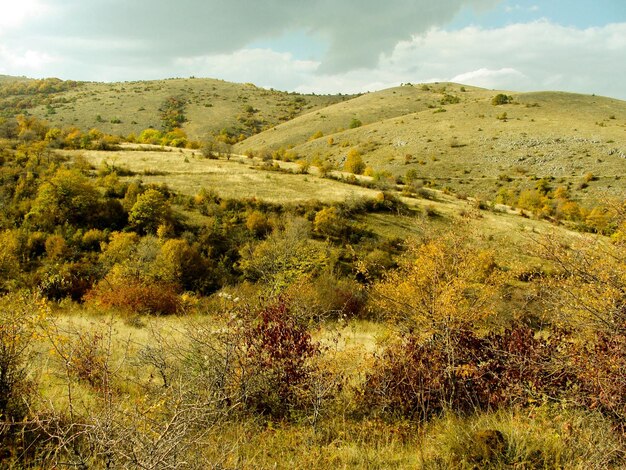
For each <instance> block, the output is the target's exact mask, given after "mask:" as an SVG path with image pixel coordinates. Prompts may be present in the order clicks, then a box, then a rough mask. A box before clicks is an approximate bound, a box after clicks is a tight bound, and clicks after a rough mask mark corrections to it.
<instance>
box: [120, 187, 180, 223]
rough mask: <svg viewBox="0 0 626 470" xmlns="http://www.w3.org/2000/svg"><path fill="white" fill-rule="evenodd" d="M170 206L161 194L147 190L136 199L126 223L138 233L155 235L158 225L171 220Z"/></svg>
mask: <svg viewBox="0 0 626 470" xmlns="http://www.w3.org/2000/svg"><path fill="white" fill-rule="evenodd" d="M171 217H172V214H171V210H170V205H169V203H168V201H167V199H166V197H165V196H164V195H163V193H162V192H160V191H158V190H156V189H148V190H147V191H146V192H145V193H143V194H140V195H139V196H138V197H137V201H136V202H135V204H133V206H132V207H131V209H130V211H129V213H128V223H129V224H130V226H131V227H133V228H134V229H135V230H137V231H138V232H139V233H150V234H155V233H156V231H157V229H158V228H159V226H160V225H162V224H165V223H167V222H169V221H170V220H171Z"/></svg>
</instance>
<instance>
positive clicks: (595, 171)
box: [236, 83, 626, 199]
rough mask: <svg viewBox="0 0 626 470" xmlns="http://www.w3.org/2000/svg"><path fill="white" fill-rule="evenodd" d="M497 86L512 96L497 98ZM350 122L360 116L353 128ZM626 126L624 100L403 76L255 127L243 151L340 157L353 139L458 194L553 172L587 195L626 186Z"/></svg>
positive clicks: (400, 170)
mask: <svg viewBox="0 0 626 470" xmlns="http://www.w3.org/2000/svg"><path fill="white" fill-rule="evenodd" d="M499 94H501V95H502V96H505V97H508V98H510V100H508V101H509V103H507V104H501V105H494V104H493V103H492V100H493V99H494V97H495V96H497V95H499ZM353 120H358V121H361V124H362V125H360V126H358V122H356V121H353ZM350 122H353V123H354V122H356V124H357V125H353V128H349V127H350V126H349V123H350ZM625 132H626V103H625V102H623V101H619V100H615V99H610V98H603V97H597V96H585V95H577V94H571V93H559V92H539V93H513V92H501V91H491V90H484V89H479V88H471V87H466V86H461V85H458V84H450V83H447V84H437V85H416V86H413V85H405V86H402V87H398V88H393V89H389V90H383V91H380V92H376V93H370V94H367V95H365V96H361V97H358V98H355V99H352V100H350V101H347V102H344V103H339V104H336V105H332V106H329V107H328V108H325V109H324V110H323V111H314V112H310V113H307V114H305V115H303V116H300V117H297V118H295V119H293V120H291V121H289V122H286V123H284V124H281V125H279V126H276V127H275V128H273V129H271V130H268V131H266V132H263V133H261V134H258V135H256V136H253V137H251V138H249V139H247V140H245V141H244V142H241V143H240V144H238V145H237V147H236V150H237V151H239V152H245V151H262V150H276V149H278V148H280V147H283V148H286V147H289V148H293V151H294V152H295V153H296V154H298V155H300V156H302V157H305V158H309V159H312V158H318V159H322V160H324V159H325V160H329V161H331V162H333V163H335V164H336V165H339V166H341V164H342V162H343V161H345V158H346V154H347V152H348V151H349V150H350V149H352V148H355V149H357V150H358V151H359V153H360V154H361V155H362V157H363V159H364V161H365V163H366V164H367V165H369V166H371V167H372V168H373V169H374V170H376V171H379V172H389V173H391V174H392V175H394V176H396V177H401V176H406V175H407V173H408V172H411V173H412V174H413V178H417V179H422V180H423V181H425V182H430V183H433V184H436V185H437V186H439V187H442V188H445V187H448V188H450V189H451V190H452V191H453V192H457V193H465V194H470V195H477V196H480V197H483V198H488V199H493V197H495V195H496V193H497V192H498V190H499V188H501V187H510V186H513V187H515V188H517V189H520V188H525V187H533V185H534V184H535V181H536V180H538V179H542V178H545V179H546V180H548V181H550V184H552V185H555V186H556V185H562V186H564V187H566V188H568V189H569V190H570V191H571V192H573V193H574V194H575V195H576V196H577V197H580V198H582V199H598V198H602V197H604V196H605V195H607V194H608V195H609V196H623V194H624V184H623V182H621V181H620V179H621V177H622V175H624V174H625V172H626V158H625V157H626V134H625ZM322 134H323V138H322V137H321V136H322ZM312 136H314V137H317V138H314V139H313V138H311V137H312ZM586 180H588V181H586Z"/></svg>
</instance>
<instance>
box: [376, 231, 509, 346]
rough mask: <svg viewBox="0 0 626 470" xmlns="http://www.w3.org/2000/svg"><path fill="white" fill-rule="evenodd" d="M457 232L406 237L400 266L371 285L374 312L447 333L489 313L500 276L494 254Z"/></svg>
mask: <svg viewBox="0 0 626 470" xmlns="http://www.w3.org/2000/svg"><path fill="white" fill-rule="evenodd" d="M465 240H466V238H464V237H463V236H462V235H461V234H457V235H454V234H447V235H446V236H444V237H441V238H439V239H437V240H432V241H429V242H427V243H424V244H417V243H416V242H415V241H413V242H411V243H410V245H409V247H408V251H407V254H406V255H405V257H404V258H403V259H402V260H401V261H400V263H399V268H398V269H396V270H393V271H390V272H388V273H387V274H386V275H385V276H384V277H383V279H382V280H381V281H379V282H377V283H375V284H374V286H373V290H372V292H373V294H374V306H375V308H376V310H377V311H378V313H379V314H380V315H382V316H384V317H387V318H390V319H392V320H394V321H395V322H396V323H398V324H399V325H401V326H404V327H405V328H408V329H410V330H412V329H416V330H418V331H421V332H423V333H428V332H430V333H438V334H448V333H449V332H450V331H451V330H454V329H456V328H458V327H460V326H462V325H466V324H468V323H472V322H476V321H478V320H480V319H483V318H486V317H488V316H489V315H490V313H491V312H492V309H493V302H492V301H493V300H494V295H495V292H496V287H497V286H498V284H499V276H498V273H497V270H496V269H495V268H496V265H495V263H494V261H493V255H492V254H491V253H490V252H487V251H479V250H477V249H475V248H473V247H471V246H469V244H468V243H467V242H466V241H465Z"/></svg>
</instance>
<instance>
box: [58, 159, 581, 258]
mask: <svg viewBox="0 0 626 470" xmlns="http://www.w3.org/2000/svg"><path fill="white" fill-rule="evenodd" d="M67 153H68V154H70V155H72V154H77V153H81V154H82V155H83V156H85V158H87V160H88V161H89V162H90V163H91V164H93V165H94V166H96V167H98V166H100V164H101V163H102V162H103V161H106V162H108V164H112V165H116V166H118V167H125V168H128V169H130V170H131V171H133V172H135V173H137V174H136V175H135V176H129V177H126V178H125V179H129V180H133V179H137V178H139V179H141V180H142V181H143V182H144V183H159V184H160V183H166V184H167V185H168V186H169V187H170V188H172V189H174V190H175V191H178V192H181V193H182V194H186V195H189V196H192V195H194V194H197V193H198V192H199V190H200V189H201V188H205V189H211V190H214V191H216V192H217V193H218V194H219V195H220V196H222V197H230V198H258V199H261V200H266V201H271V202H275V203H281V204H288V203H294V202H296V203H297V202H304V201H307V200H320V201H322V202H327V203H333V202H343V201H346V200H354V199H360V198H368V199H371V198H375V197H376V196H377V195H378V194H379V191H378V190H373V189H366V188H363V187H359V186H354V185H350V184H346V183H342V182H340V181H335V180H329V179H326V178H320V177H318V176H316V175H314V174H307V175H304V174H285V173H281V172H269V171H264V170H262V169H261V165H260V163H261V162H260V161H259V160H257V159H249V158H246V157H233V158H231V159H230V160H226V159H219V160H209V159H206V158H203V157H202V156H201V155H200V153H199V152H197V151H192V150H182V149H170V151H165V152H164V151H145V149H144V151H133V150H130V149H128V150H121V151H114V152H105V151H84V152H79V151H71V152H67ZM281 166H283V168H294V169H295V168H297V165H295V164H290V163H284V162H282V163H281ZM155 173H157V174H155ZM397 194H398V195H399V193H397ZM432 194H433V196H434V199H432V200H430V199H429V200H427V199H415V198H403V200H404V202H405V203H406V204H407V205H408V206H409V207H410V208H412V209H413V211H412V214H411V215H408V216H404V215H396V214H391V213H378V214H367V215H362V216H358V217H357V218H356V220H355V221H356V222H358V223H360V224H362V225H364V226H366V227H367V228H368V229H370V230H371V231H372V232H374V233H375V234H377V235H378V236H379V237H381V238H382V239H393V238H401V239H405V238H407V237H410V236H423V235H426V234H430V235H432V234H433V233H436V232H438V231H446V230H450V228H451V227H453V226H456V227H458V226H459V224H463V225H467V227H468V229H469V233H471V234H472V236H473V237H474V243H476V244H477V245H480V246H484V247H485V248H490V249H493V250H494V251H495V252H496V253H497V255H498V261H499V262H502V263H504V264H506V265H508V266H512V265H513V264H515V263H517V262H523V263H525V264H528V263H530V264H532V265H537V264H541V261H540V260H539V259H537V258H535V257H534V256H533V254H532V250H530V251H529V250H528V248H527V246H528V245H531V244H532V243H531V238H532V237H537V236H540V235H547V234H550V233H553V234H554V235H555V236H559V237H565V236H571V235H572V234H571V232H569V231H568V230H567V229H566V228H564V227H562V226H555V225H553V224H551V223H549V222H547V221H543V220H531V219H527V218H522V217H520V216H519V215H518V214H516V213H514V212H512V211H507V210H505V208H504V207H502V208H501V210H499V211H479V210H477V209H475V208H474V205H475V204H474V203H473V202H472V201H471V200H462V199H458V198H456V197H453V196H450V195H446V194H444V193H442V192H440V191H432ZM426 212H430V213H431V216H429V217H426V216H424V214H425V213H426ZM200 223H202V222H201V221H200Z"/></svg>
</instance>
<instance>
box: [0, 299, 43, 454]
mask: <svg viewBox="0 0 626 470" xmlns="http://www.w3.org/2000/svg"><path fill="white" fill-rule="evenodd" d="M45 314H46V306H45V303H43V302H42V301H41V300H40V299H36V298H31V297H27V296H24V295H20V294H12V295H7V296H4V297H1V298H0V421H19V420H21V419H23V418H24V416H25V415H26V412H27V403H28V400H27V398H28V395H29V394H30V393H31V391H32V390H33V387H32V383H30V380H29V379H28V373H27V372H28V366H29V358H30V355H31V353H32V351H31V345H32V343H33V341H34V340H35V338H36V335H37V330H38V328H39V326H40V325H41V323H42V322H43V321H44V319H45ZM2 434H3V429H2V428H1V427H0V438H1V437H2ZM0 442H1V439H0Z"/></svg>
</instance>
